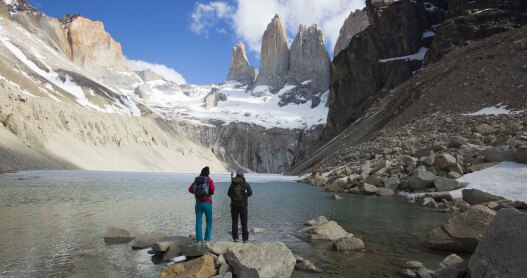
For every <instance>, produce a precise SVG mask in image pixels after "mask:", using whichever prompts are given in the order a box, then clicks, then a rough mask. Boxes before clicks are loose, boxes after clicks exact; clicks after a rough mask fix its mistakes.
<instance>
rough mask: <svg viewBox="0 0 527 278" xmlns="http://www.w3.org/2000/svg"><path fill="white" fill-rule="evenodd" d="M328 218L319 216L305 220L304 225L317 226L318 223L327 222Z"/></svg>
mask: <svg viewBox="0 0 527 278" xmlns="http://www.w3.org/2000/svg"><path fill="white" fill-rule="evenodd" d="M328 222H329V220H328V219H327V217H325V216H319V217H317V218H315V219H311V220H309V221H307V222H306V223H304V226H308V227H310V226H318V225H322V224H325V223H328Z"/></svg>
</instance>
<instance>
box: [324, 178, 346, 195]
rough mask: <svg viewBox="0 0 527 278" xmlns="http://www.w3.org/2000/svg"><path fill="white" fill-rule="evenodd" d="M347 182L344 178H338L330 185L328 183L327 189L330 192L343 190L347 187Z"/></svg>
mask: <svg viewBox="0 0 527 278" xmlns="http://www.w3.org/2000/svg"><path fill="white" fill-rule="evenodd" d="M346 187H347V184H346V181H345V180H343V179H337V180H335V181H334V182H333V183H331V184H330V185H326V191H329V192H342V191H344V190H345V189H346Z"/></svg>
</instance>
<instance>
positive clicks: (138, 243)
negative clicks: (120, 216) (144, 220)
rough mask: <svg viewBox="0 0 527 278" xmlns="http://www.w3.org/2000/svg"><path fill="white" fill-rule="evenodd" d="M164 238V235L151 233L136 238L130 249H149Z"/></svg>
mask: <svg viewBox="0 0 527 278" xmlns="http://www.w3.org/2000/svg"><path fill="white" fill-rule="evenodd" d="M165 237H166V234H165V233H160V232H152V233H146V234H142V235H139V236H137V237H136V238H135V239H134V242H133V243H132V249H144V248H150V247H152V246H153V245H154V243H156V242H158V241H163V240H164V239H165Z"/></svg>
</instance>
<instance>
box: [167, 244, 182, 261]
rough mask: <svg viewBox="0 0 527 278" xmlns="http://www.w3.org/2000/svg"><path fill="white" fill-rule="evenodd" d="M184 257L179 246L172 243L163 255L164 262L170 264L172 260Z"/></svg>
mask: <svg viewBox="0 0 527 278" xmlns="http://www.w3.org/2000/svg"><path fill="white" fill-rule="evenodd" d="M181 255H183V251H182V250H181V247H179V245H177V244H175V243H172V244H170V246H168V248H167V249H166V251H165V253H164V254H163V261H164V262H168V261H170V260H171V259H173V258H175V257H179V256H181Z"/></svg>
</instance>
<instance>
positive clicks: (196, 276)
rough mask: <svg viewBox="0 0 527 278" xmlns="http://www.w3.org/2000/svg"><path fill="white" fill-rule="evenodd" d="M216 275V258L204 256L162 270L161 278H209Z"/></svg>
mask: <svg viewBox="0 0 527 278" xmlns="http://www.w3.org/2000/svg"><path fill="white" fill-rule="evenodd" d="M214 274H216V268H215V267H214V258H212V256H210V255H204V256H202V257H199V258H197V259H194V260H191V261H187V262H183V263H178V264H175V265H171V266H168V267H165V268H163V270H161V275H160V276H159V277H161V278H179V277H192V278H209V277H211V276H213V275H214Z"/></svg>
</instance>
